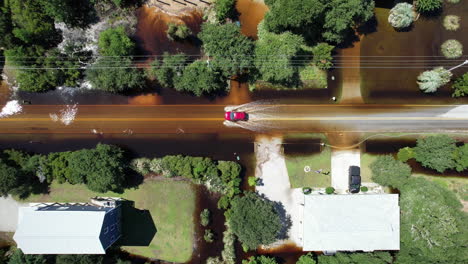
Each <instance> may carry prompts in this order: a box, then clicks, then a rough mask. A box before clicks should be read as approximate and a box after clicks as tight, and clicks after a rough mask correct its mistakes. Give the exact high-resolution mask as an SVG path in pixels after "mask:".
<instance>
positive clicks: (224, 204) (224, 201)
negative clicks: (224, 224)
mask: <svg viewBox="0 0 468 264" xmlns="http://www.w3.org/2000/svg"><path fill="white" fill-rule="evenodd" d="M230 205H231V199H230V198H229V197H227V196H225V195H224V196H221V198H219V200H218V209H221V210H226V209H228V208H229V206H230Z"/></svg>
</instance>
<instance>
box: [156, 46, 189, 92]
mask: <svg viewBox="0 0 468 264" xmlns="http://www.w3.org/2000/svg"><path fill="white" fill-rule="evenodd" d="M187 63H188V58H187V56H185V54H183V53H179V54H175V55H171V54H169V53H167V52H165V53H164V54H163V59H162V63H161V62H160V61H159V60H157V59H156V60H154V61H152V62H151V64H150V69H149V71H148V76H149V77H150V78H156V80H158V83H159V84H160V85H161V86H162V87H165V88H173V87H174V78H175V77H176V76H181V75H182V72H183V71H184V69H185V66H186V65H187Z"/></svg>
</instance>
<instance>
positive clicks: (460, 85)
mask: <svg viewBox="0 0 468 264" xmlns="http://www.w3.org/2000/svg"><path fill="white" fill-rule="evenodd" d="M452 89H453V90H454V91H453V93H452V96H453V97H461V96H466V95H468V72H467V73H465V74H463V75H462V76H460V77H458V78H457V79H455V82H454V83H453V85H452Z"/></svg>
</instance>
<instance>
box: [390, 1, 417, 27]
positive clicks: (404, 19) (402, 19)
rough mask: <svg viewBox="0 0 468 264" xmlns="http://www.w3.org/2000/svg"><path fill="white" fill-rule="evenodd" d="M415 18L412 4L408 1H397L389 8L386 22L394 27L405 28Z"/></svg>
mask: <svg viewBox="0 0 468 264" xmlns="http://www.w3.org/2000/svg"><path fill="white" fill-rule="evenodd" d="M415 18H416V17H415V14H414V12H413V5H411V4H408V3H398V4H396V5H395V6H394V7H393V8H392V9H391V10H390V14H389V16H388V23H390V25H392V27H395V28H406V27H409V26H410V25H411V24H412V23H413V21H414V19H415Z"/></svg>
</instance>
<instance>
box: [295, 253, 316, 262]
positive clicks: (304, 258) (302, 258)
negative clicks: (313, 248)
mask: <svg viewBox="0 0 468 264" xmlns="http://www.w3.org/2000/svg"><path fill="white" fill-rule="evenodd" d="M316 263H317V262H316V261H315V258H314V255H313V254H312V253H311V252H309V253H307V254H305V255H302V256H300V257H299V259H298V260H297V262H296V264H316Z"/></svg>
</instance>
